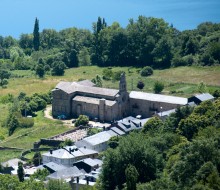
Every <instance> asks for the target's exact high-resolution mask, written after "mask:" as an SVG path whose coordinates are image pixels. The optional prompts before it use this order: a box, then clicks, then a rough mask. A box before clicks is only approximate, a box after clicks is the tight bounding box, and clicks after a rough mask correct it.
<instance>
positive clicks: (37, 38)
mask: <svg viewBox="0 0 220 190" xmlns="http://www.w3.org/2000/svg"><path fill="white" fill-rule="evenodd" d="M33 36H34V38H33V46H34V50H35V51H38V50H39V47H40V34H39V20H38V19H37V18H36V19H35V24H34V32H33Z"/></svg>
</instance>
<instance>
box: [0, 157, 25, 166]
mask: <svg viewBox="0 0 220 190" xmlns="http://www.w3.org/2000/svg"><path fill="white" fill-rule="evenodd" d="M18 162H22V163H23V164H25V163H26V162H24V161H22V160H21V159H18V158H14V159H11V160H8V161H7V162H3V163H2V166H4V167H17V166H18Z"/></svg>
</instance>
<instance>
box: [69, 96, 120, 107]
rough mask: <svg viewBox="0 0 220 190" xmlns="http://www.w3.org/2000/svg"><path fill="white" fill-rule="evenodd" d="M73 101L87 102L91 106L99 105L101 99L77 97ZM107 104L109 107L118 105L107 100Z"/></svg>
mask: <svg viewBox="0 0 220 190" xmlns="http://www.w3.org/2000/svg"><path fill="white" fill-rule="evenodd" d="M73 100H75V101H79V102H86V103H90V104H96V105H99V100H100V99H99V98H92V97H86V96H75V97H74V98H73ZM105 104H106V105H107V106H113V105H114V104H116V101H111V100H105Z"/></svg>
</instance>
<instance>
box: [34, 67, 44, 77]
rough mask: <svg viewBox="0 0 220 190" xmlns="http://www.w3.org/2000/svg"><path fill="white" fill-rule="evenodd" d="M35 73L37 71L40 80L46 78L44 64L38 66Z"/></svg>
mask: <svg viewBox="0 0 220 190" xmlns="http://www.w3.org/2000/svg"><path fill="white" fill-rule="evenodd" d="M35 71H36V75H38V76H39V77H40V78H43V77H44V75H45V69H44V66H43V65H42V64H40V65H37V66H36V69H35Z"/></svg>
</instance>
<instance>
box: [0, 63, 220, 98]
mask: <svg viewBox="0 0 220 190" xmlns="http://www.w3.org/2000/svg"><path fill="white" fill-rule="evenodd" d="M112 70H113V71H119V70H120V71H124V72H126V79H127V88H128V90H129V91H131V90H138V89H137V87H136V84H137V82H138V81H139V80H142V81H143V82H144V83H145V87H144V89H143V91H147V92H153V84H154V82H155V81H156V80H159V81H163V82H164V83H165V89H164V93H165V94H169V92H170V91H173V90H175V91H182V96H190V95H192V94H193V93H196V88H195V87H196V86H197V85H198V84H199V83H200V82H204V83H205V84H206V85H207V87H208V88H211V89H219V88H220V67H219V66H212V67H177V68H171V69H165V70H155V71H154V74H153V75H152V76H150V77H141V76H140V75H139V73H138V71H139V70H140V69H139V68H131V67H114V68H112ZM102 71H103V68H100V67H96V66H89V67H79V68H72V69H67V70H66V71H65V75H64V76H60V77H55V76H45V78H44V79H39V78H37V77H36V76H35V75H34V74H33V73H32V72H31V71H13V72H14V74H16V75H17V76H20V78H11V79H10V80H9V85H8V88H6V89H0V95H6V94H8V93H11V94H13V95H18V94H19V93H20V92H21V91H23V92H25V93H26V94H28V95H31V94H33V93H40V92H47V91H50V90H51V89H53V88H54V87H55V85H56V84H57V83H58V82H59V81H78V80H79V79H92V78H94V77H95V76H96V75H97V74H98V75H102ZM103 87H107V88H118V82H112V81H105V80H103ZM180 95H181V94H180Z"/></svg>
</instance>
